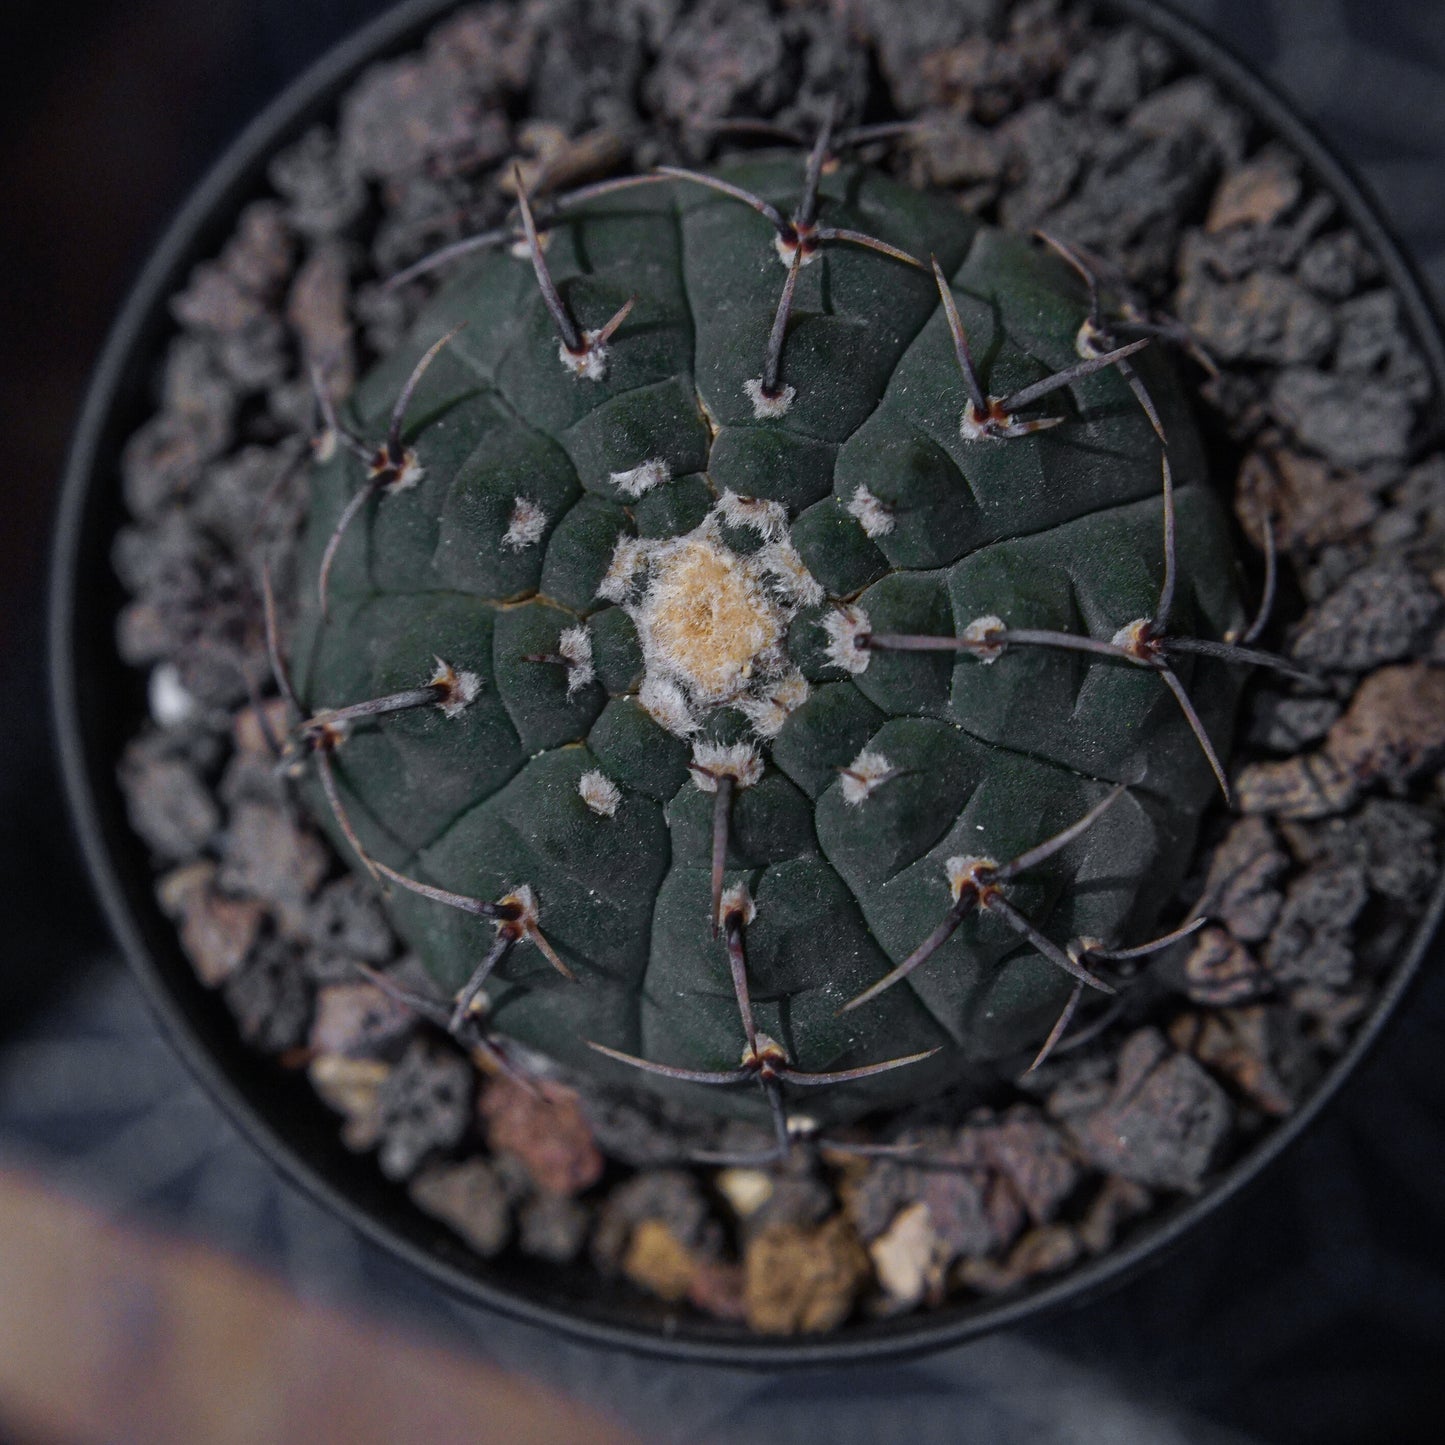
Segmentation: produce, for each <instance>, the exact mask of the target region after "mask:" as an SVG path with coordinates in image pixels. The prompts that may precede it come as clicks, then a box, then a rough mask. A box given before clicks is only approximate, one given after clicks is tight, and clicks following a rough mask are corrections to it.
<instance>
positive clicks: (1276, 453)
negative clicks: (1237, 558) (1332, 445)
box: [1235, 447, 1380, 552]
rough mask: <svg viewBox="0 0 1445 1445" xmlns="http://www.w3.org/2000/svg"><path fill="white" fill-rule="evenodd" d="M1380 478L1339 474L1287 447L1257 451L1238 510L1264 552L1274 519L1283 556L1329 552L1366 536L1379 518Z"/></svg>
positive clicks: (1243, 471) (1249, 461) (1241, 486)
mask: <svg viewBox="0 0 1445 1445" xmlns="http://www.w3.org/2000/svg"><path fill="white" fill-rule="evenodd" d="M1378 489H1379V481H1378V479H1376V478H1374V477H1372V476H1370V475H1369V474H1367V473H1364V472H1358V471H1339V470H1336V469H1335V468H1333V467H1330V466H1329V465H1328V464H1327V463H1325V462H1323V461H1320V460H1319V459H1318V458H1315V457H1306V456H1301V455H1300V454H1299V453H1298V452H1295V451H1291V450H1289V449H1288V448H1286V447H1281V448H1278V449H1275V450H1272V451H1267V452H1257V451H1255V452H1251V453H1250V454H1249V456H1248V457H1247V458H1246V459H1245V462H1244V465H1243V466H1242V467H1241V468H1240V472H1239V481H1238V484H1237V486H1236V489H1235V496H1236V499H1237V500H1236V505H1235V510H1236V512H1237V513H1238V515H1239V521H1240V525H1241V526H1242V527H1243V528H1244V530H1245V533H1246V534H1247V535H1248V537H1249V539H1250V541H1251V542H1253V543H1254V545H1255V546H1256V547H1258V548H1260V549H1261V550H1262V549H1263V546H1264V533H1263V531H1262V529H1261V518H1263V517H1265V516H1268V517H1269V519H1270V523H1271V525H1272V526H1273V528H1274V536H1275V542H1276V545H1277V546H1278V547H1279V549H1280V551H1281V552H1292V551H1294V550H1296V549H1298V548H1315V547H1324V546H1327V545H1329V544H1330V543H1332V542H1345V541H1348V540H1349V539H1350V538H1352V537H1355V536H1357V535H1359V534H1360V533H1362V532H1363V531H1364V530H1365V528H1366V527H1368V526H1369V525H1370V523H1371V522H1373V521H1374V520H1375V518H1376V517H1377V516H1378V515H1379V512H1380V502H1379V498H1378V496H1377V495H1376V493H1377V491H1378Z"/></svg>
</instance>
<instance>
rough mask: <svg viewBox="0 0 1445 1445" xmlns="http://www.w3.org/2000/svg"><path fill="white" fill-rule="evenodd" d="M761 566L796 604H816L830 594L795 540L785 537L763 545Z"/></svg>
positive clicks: (758, 553) (814, 605) (759, 557)
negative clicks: (809, 567)
mask: <svg viewBox="0 0 1445 1445" xmlns="http://www.w3.org/2000/svg"><path fill="white" fill-rule="evenodd" d="M755 556H756V559H757V563H758V566H760V567H762V568H764V569H765V570H766V571H767V572H768V573H769V574H770V575H771V576H772V577H773V579H774V581H776V582H777V584H778V586H779V588H780V589H781V590H782V591H783V593H784V594H785V595H786V597H787V598H788V600H789V601H790V602H791V603H793V604H794V605H795V606H797V607H816V606H817V605H818V603H820V602H821V601H822V600H823V598H824V597H825V596H826V595H827V594H826V593H825V592H824V591H823V584H822V583H821V582H819V581H818V579H817V578H816V577H814V576H813V574H812V573H811V572H809V571H808V564H807V563H806V562H804V561H803V559H802V557H801V556H800V555H799V553H798V549H797V548H796V547H795V546H793V543H792V540H791V539H790V538H788V537H786V536H784V537H780V538H779V539H778V540H777V541H776V542H769V543H767V544H766V545H765V546H762V547H760V548H759V549H758V550H757V552H756V554H755Z"/></svg>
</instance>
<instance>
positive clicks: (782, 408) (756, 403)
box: [743, 376, 798, 421]
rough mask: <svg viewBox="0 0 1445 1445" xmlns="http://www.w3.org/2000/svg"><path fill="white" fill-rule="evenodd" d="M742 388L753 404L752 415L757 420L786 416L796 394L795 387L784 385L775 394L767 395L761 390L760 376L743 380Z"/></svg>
mask: <svg viewBox="0 0 1445 1445" xmlns="http://www.w3.org/2000/svg"><path fill="white" fill-rule="evenodd" d="M743 390H744V391H745V392H746V393H747V398H748V400H749V401H750V402H752V404H753V416H754V418H755V419H756V420H757V421H771V420H772V419H773V418H774V417H780V416H786V415H787V414H788V409H789V407H791V406H792V404H793V398H794V397H795V396H797V394H798V389H797V387H795V386H785V387H784V388H783V389H782V390H781V391H780V392H779V393H778V394H777V395H776V396H769V395H768V394H767V392H765V391H764V390H763V379H762V377H760V376H755V377H753V378H752V379H751V380H750V381H745V382H743Z"/></svg>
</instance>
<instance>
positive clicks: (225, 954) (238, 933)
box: [156, 862, 266, 988]
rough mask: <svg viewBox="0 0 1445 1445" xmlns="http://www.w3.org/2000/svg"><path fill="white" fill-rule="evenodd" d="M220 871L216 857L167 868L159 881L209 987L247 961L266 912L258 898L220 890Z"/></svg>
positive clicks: (161, 897)
mask: <svg viewBox="0 0 1445 1445" xmlns="http://www.w3.org/2000/svg"><path fill="white" fill-rule="evenodd" d="M215 877H216V865H215V864H214V863H210V862H201V863H190V864H187V865H186V866H185V867H183V868H177V869H175V870H174V871H172V872H170V873H168V874H166V876H165V877H164V878H162V879H161V881H160V883H159V884H158V885H157V887H156V898H157V900H158V901H159V903H160V905H161V907H162V908H163V909H164V910H165V912H166V913H168V914H169V915H170V916H171V917H172V918H177V919H179V920H180V925H181V943H182V946H183V947H184V948H185V951H186V956H187V957H188V958H189V959H190V961H191V966H192V967H193V968H194V969H195V971H196V976H197V977H198V978H199V979H200V980H201V982H202V983H203V984H205V985H206V987H207V988H219V987H220V986H221V984H223V983H224V982H225V981H226V980H227V979H228V978H230V976H231V975H232V974H233V973H235V971H236V970H237V969H238V968H239V967H240V966H241V964H242V962H243V961H244V960H245V958H246V955H247V954H248V953H250V951H251V949H252V947H253V945H254V944H255V942H256V938H257V935H258V934H259V933H260V931H261V924H262V922H263V920H264V919H265V917H266V910H265V909H264V908H263V907H262V906H261V905H260V904H259V903H257V902H255V901H254V900H253V899H243V898H227V897H226V896H225V895H224V894H221V893H218V892H217V891H216V889H215V888H214V886H213V884H214V882H215Z"/></svg>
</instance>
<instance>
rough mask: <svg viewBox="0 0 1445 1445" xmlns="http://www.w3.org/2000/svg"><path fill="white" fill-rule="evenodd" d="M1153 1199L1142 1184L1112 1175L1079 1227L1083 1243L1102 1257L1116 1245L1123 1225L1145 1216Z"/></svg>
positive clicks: (1080, 1241)
mask: <svg viewBox="0 0 1445 1445" xmlns="http://www.w3.org/2000/svg"><path fill="white" fill-rule="evenodd" d="M1153 1199H1154V1196H1153V1195H1152V1194H1150V1193H1149V1191H1148V1190H1147V1189H1145V1188H1144V1186H1143V1185H1142V1184H1136V1183H1135V1182H1134V1181H1133V1180H1132V1179H1125V1178H1124V1176H1123V1175H1122V1174H1110V1175H1109V1176H1108V1178H1107V1179H1105V1180H1104V1183H1103V1186H1102V1187H1101V1188H1100V1190H1099V1192H1098V1193H1097V1194H1096V1195H1095V1196H1094V1198H1093V1201H1092V1202H1091V1203H1090V1205H1089V1208H1088V1210H1087V1211H1086V1212H1085V1214H1084V1218H1083V1220H1082V1221H1081V1222H1080V1224H1079V1227H1078V1230H1077V1234H1078V1237H1079V1243H1080V1244H1082V1245H1083V1246H1084V1248H1085V1249H1087V1250H1088V1251H1089V1253H1090V1254H1102V1253H1103V1252H1104V1251H1105V1250H1106V1249H1108V1248H1109V1247H1110V1245H1112V1244H1113V1243H1114V1237H1115V1236H1116V1235H1117V1234H1118V1232H1119V1226H1120V1225H1121V1224H1123V1223H1124V1222H1125V1221H1126V1220H1129V1219H1133V1218H1134V1217H1135V1216H1137V1215H1140V1214H1143V1212H1144V1211H1145V1210H1146V1209H1148V1208H1149V1206H1150V1204H1151V1203H1153Z"/></svg>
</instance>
